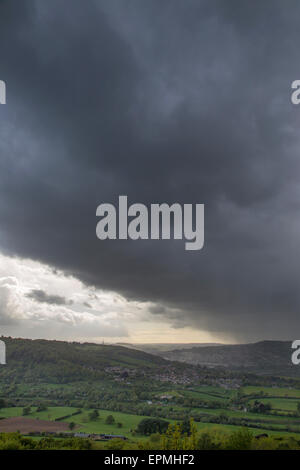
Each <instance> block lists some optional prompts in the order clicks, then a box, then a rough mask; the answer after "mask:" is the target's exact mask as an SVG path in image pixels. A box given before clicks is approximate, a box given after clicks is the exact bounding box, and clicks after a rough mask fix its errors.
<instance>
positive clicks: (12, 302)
mask: <svg viewBox="0 0 300 470" xmlns="http://www.w3.org/2000/svg"><path fill="white" fill-rule="evenodd" d="M34 290H41V291H43V292H45V293H46V294H47V296H59V297H61V298H64V299H65V300H66V303H65V304H64V305H61V304H55V303H54V304H53V303H46V302H38V301H36V300H35V299H34V298H33V297H30V296H29V294H30V293H31V292H32V291H34ZM153 306H154V304H153V303H150V302H135V301H128V300H126V299H125V298H124V297H122V296H121V295H119V294H118V293H115V292H109V291H103V290H100V289H95V288H93V287H90V286H86V285H84V284H83V283H82V282H81V281H79V280H78V279H76V278H75V277H73V276H68V275H66V274H65V273H63V272H62V271H58V270H54V269H52V268H51V267H50V266H47V265H44V264H42V263H40V262H37V261H32V260H29V259H20V258H17V257H13V258H12V257H8V256H6V255H4V254H2V253H0V333H1V334H2V335H4V336H13V337H24V338H32V339H36V338H45V339H60V340H72V341H93V342H102V341H103V340H104V341H105V342H110V343H116V342H133V343H155V342H158V343H162V342H166V343H172V342H174V343H180V342H184V343H187V342H228V340H229V339H228V338H225V337H224V336H222V335H216V334H210V333H208V332H203V331H200V330H197V329H195V328H190V327H188V326H185V325H182V327H180V325H179V326H178V324H177V325H174V324H173V325H172V320H169V321H168V320H166V318H165V317H164V316H163V315H160V314H159V313H155V314H153V313H151V308H152V309H153ZM153 310H154V309H153Z"/></svg>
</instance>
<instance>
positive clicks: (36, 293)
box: [26, 289, 72, 305]
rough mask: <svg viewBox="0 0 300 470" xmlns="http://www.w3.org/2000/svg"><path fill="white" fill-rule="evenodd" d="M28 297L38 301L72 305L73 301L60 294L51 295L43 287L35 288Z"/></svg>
mask: <svg viewBox="0 0 300 470" xmlns="http://www.w3.org/2000/svg"><path fill="white" fill-rule="evenodd" d="M26 297H28V298H29V299H32V300H35V301H36V302H40V303H45V304H50V305H71V304H72V302H71V301H69V300H67V299H66V298H65V297H62V296H60V295H50V294H47V292H45V291H43V290H41V289H33V290H32V291H30V292H29V293H28V294H26Z"/></svg>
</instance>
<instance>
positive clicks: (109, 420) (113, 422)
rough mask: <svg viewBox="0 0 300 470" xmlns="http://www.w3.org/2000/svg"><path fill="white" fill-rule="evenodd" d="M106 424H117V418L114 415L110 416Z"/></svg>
mask: <svg viewBox="0 0 300 470" xmlns="http://www.w3.org/2000/svg"><path fill="white" fill-rule="evenodd" d="M105 424H115V418H114V417H113V415H108V416H107V418H106V420H105Z"/></svg>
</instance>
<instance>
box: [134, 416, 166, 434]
mask: <svg viewBox="0 0 300 470" xmlns="http://www.w3.org/2000/svg"><path fill="white" fill-rule="evenodd" d="M168 426H169V422H168V421H165V420H164V419H160V418H144V419H142V421H141V422H140V423H139V425H138V427H137V432H138V433H139V434H144V435H146V436H147V435H150V434H155V433H157V432H158V433H160V434H161V433H163V432H166V430H167V429H168Z"/></svg>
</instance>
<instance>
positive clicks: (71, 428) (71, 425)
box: [69, 421, 75, 431]
mask: <svg viewBox="0 0 300 470" xmlns="http://www.w3.org/2000/svg"><path fill="white" fill-rule="evenodd" d="M74 428H75V423H74V422H73V421H71V423H69V429H70V430H71V431H72V430H73V429H74Z"/></svg>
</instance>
